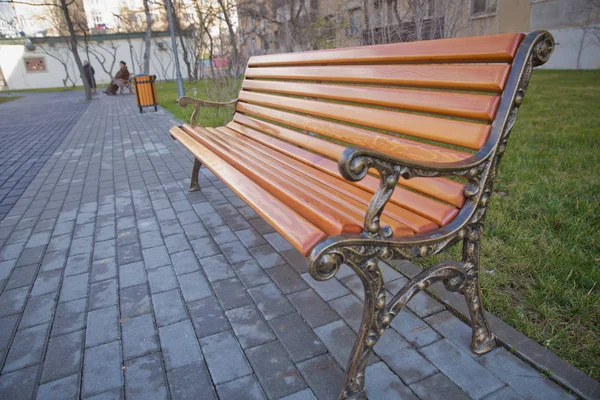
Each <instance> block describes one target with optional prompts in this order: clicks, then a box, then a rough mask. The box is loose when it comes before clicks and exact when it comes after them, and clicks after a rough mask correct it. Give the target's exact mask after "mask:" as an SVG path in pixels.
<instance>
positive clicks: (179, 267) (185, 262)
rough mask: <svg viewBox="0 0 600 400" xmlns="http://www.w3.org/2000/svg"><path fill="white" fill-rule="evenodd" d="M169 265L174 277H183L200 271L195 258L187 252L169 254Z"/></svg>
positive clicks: (191, 253)
mask: <svg viewBox="0 0 600 400" xmlns="http://www.w3.org/2000/svg"><path fill="white" fill-rule="evenodd" d="M171 263H172V264H173V269H174V270H175V274H176V275H183V274H187V273H190V272H194V271H198V270H199V269H200V264H199V263H198V260H197V259H196V256H195V255H194V253H193V252H191V251H189V250H186V251H182V252H180V253H174V254H171Z"/></svg>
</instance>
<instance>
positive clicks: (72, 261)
mask: <svg viewBox="0 0 600 400" xmlns="http://www.w3.org/2000/svg"><path fill="white" fill-rule="evenodd" d="M90 256H91V254H79V255H76V256H71V257H69V258H68V259H67V267H66V268H65V276H70V275H79V274H83V273H86V272H89V271H90V266H91V261H90V258H91V257H90Z"/></svg>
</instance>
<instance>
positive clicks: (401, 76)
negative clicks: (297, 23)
mask: <svg viewBox="0 0 600 400" xmlns="http://www.w3.org/2000/svg"><path fill="white" fill-rule="evenodd" d="M509 71H510V65H508V64H480V65H475V64H456V65H453V64H439V65H438V64H430V65H367V66H362V65H361V66H349V65H339V66H321V67H312V66H311V67H267V68H262V67H259V68H248V69H246V75H245V76H246V78H261V79H264V78H268V79H297V80H310V81H331V82H354V83H379V84H385V85H403V86H418V87H425V88H446V89H461V90H481V91H492V92H501V91H502V89H504V84H505V83H506V78H507V77H508V73H509Z"/></svg>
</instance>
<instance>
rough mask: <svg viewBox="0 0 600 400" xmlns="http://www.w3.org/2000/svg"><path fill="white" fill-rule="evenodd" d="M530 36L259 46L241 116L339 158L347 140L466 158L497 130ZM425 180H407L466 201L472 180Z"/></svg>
mask: <svg viewBox="0 0 600 400" xmlns="http://www.w3.org/2000/svg"><path fill="white" fill-rule="evenodd" d="M524 37H525V35H523V34H521V33H511V34H500V35H493V36H480V37H468V38H457V39H442V40H432V41H424V42H412V43H396V44H387V45H375V46H367V47H357V48H344V49H335V50H320V51H311V52H302V53H289V54H277V55H264V56H255V57H252V58H250V60H249V62H248V67H247V69H246V72H245V77H244V81H243V83H242V90H241V92H240V95H239V102H238V104H237V107H236V114H235V115H234V120H233V122H232V124H233V125H234V126H236V127H237V129H238V130H243V129H245V128H249V129H251V130H253V131H258V132H261V133H264V134H266V135H270V136H277V137H279V138H281V139H284V140H285V141H287V142H289V143H291V144H294V145H297V146H300V147H302V148H304V149H307V150H309V151H311V152H314V153H318V154H320V155H324V156H326V157H328V158H331V159H332V160H338V159H339V157H340V155H341V153H342V151H343V150H344V149H345V148H346V147H347V146H361V147H367V148H370V149H374V150H377V151H380V152H383V153H386V154H390V155H393V156H400V157H402V158H407V159H413V160H420V161H437V162H448V161H459V160H465V159H468V158H469V157H471V156H472V155H473V154H474V153H476V152H477V151H478V150H480V149H482V147H484V146H485V145H486V143H487V142H488V141H489V140H492V139H490V138H491V135H490V131H491V129H492V123H493V121H494V119H495V118H496V113H497V110H498V108H499V104H500V102H501V99H502V97H501V96H502V93H503V91H504V89H505V85H506V84H507V79H508V77H509V74H510V71H511V66H512V63H513V60H514V59H515V55H516V54H517V50H518V48H519V45H520V44H521V42H522V41H523V38H524ZM496 136H497V135H496ZM493 140H498V137H494V138H493ZM426 181H428V179H427V178H417V179H410V180H401V181H400V184H401V185H404V186H406V187H409V188H410V189H412V190H416V191H417V192H421V193H424V194H426V195H427V196H429V197H433V198H436V199H438V200H440V201H442V202H444V203H446V204H451V205H453V206H454V207H457V208H460V207H461V206H462V204H463V203H464V201H465V198H464V194H463V188H464V183H462V182H457V181H453V180H443V179H439V178H436V184H435V185H431V184H430V182H426Z"/></svg>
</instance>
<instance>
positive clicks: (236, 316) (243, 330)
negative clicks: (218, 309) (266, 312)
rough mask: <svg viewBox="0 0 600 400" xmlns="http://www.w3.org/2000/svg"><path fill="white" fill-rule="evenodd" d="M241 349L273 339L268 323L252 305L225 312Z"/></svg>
mask: <svg viewBox="0 0 600 400" xmlns="http://www.w3.org/2000/svg"><path fill="white" fill-rule="evenodd" d="M225 315H227V319H228V320H229V323H230V324H231V327H232V328H233V331H234V333H235V336H236V337H237V339H238V341H239V342H240V345H241V346H242V349H247V348H250V347H254V346H258V345H260V344H263V343H266V342H270V341H272V340H275V335H273V333H271V331H270V330H269V327H268V325H267V324H266V323H265V321H263V319H262V318H261V316H260V314H259V313H258V311H257V310H256V308H255V307H254V306H253V305H247V306H244V307H240V308H235V309H233V310H229V311H227V312H225Z"/></svg>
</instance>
